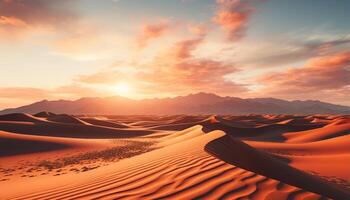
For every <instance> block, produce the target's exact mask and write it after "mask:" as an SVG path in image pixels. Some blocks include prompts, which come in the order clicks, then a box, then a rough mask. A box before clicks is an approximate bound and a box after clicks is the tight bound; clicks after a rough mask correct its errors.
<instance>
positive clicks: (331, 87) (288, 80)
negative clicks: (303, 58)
mask: <svg viewBox="0 0 350 200" xmlns="http://www.w3.org/2000/svg"><path fill="white" fill-rule="evenodd" d="M349 65H350V52H343V53H337V54H334V55H329V56H321V57H316V58H313V59H310V60H309V61H308V62H307V63H306V64H305V65H304V66H302V67H301V68H294V69H290V70H288V71H285V72H280V73H274V74H267V75H264V76H262V77H260V78H259V81H261V82H263V83H264V84H265V85H267V88H266V89H265V90H264V91H263V92H264V93H270V94H276V95H279V94H281V95H287V96H288V95H299V96H300V94H305V95H306V96H307V95H308V93H314V94H321V93H329V92H331V91H338V90H344V88H347V87H350V68H349Z"/></svg>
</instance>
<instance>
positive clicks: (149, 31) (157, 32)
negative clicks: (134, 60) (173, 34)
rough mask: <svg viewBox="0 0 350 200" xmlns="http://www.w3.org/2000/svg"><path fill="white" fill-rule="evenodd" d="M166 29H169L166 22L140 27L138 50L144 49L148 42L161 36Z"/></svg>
mask: <svg viewBox="0 0 350 200" xmlns="http://www.w3.org/2000/svg"><path fill="white" fill-rule="evenodd" d="M167 29H169V24H168V23H167V22H161V23H158V24H146V25H144V26H143V27H142V33H141V35H140V37H139V38H138V46H139V48H141V49H142V48H144V47H145V46H147V44H148V42H149V41H150V40H152V39H155V38H158V37H160V36H162V35H163V34H164V33H165V31H166V30H167Z"/></svg>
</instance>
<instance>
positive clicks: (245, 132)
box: [200, 117, 324, 142]
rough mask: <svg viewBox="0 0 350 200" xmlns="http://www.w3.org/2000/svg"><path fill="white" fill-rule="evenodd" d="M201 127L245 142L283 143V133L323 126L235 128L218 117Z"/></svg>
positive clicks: (271, 125)
mask: <svg viewBox="0 0 350 200" xmlns="http://www.w3.org/2000/svg"><path fill="white" fill-rule="evenodd" d="M200 125H202V126H203V131H204V132H206V133H208V132H211V131H214V130H222V131H224V132H225V133H227V134H228V135H231V136H233V137H239V138H241V139H245V140H250V139H252V140H255V141H258V140H261V141H275V142H283V141H285V140H286V138H285V137H283V135H282V134H283V133H286V132H297V131H305V130H310V129H315V128H320V127H322V126H324V125H319V124H310V125H291V124H274V123H273V124H266V125H262V126H259V127H251V128H248V127H235V126H232V125H230V124H229V123H226V122H225V120H222V119H221V118H219V117H212V118H211V120H206V121H203V122H202V123H200Z"/></svg>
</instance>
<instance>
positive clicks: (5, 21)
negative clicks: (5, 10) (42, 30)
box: [0, 16, 27, 26]
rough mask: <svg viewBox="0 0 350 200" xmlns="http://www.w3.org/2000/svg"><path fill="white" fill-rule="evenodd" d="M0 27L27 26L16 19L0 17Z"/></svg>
mask: <svg viewBox="0 0 350 200" xmlns="http://www.w3.org/2000/svg"><path fill="white" fill-rule="evenodd" d="M0 25H8V26H27V23H25V22H24V21H23V20H21V19H17V18H15V17H5V16H0Z"/></svg>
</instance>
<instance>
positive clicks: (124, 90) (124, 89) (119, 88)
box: [114, 82, 133, 97]
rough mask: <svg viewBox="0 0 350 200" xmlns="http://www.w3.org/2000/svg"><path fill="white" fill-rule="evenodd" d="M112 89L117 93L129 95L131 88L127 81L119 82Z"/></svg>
mask: <svg viewBox="0 0 350 200" xmlns="http://www.w3.org/2000/svg"><path fill="white" fill-rule="evenodd" d="M114 91H115V92H116V94H117V95H120V96H126V97H130V96H131V95H132V91H133V89H132V87H131V86H130V84H128V83H127V82H120V83H118V84H117V85H116V86H115V89H114Z"/></svg>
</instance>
